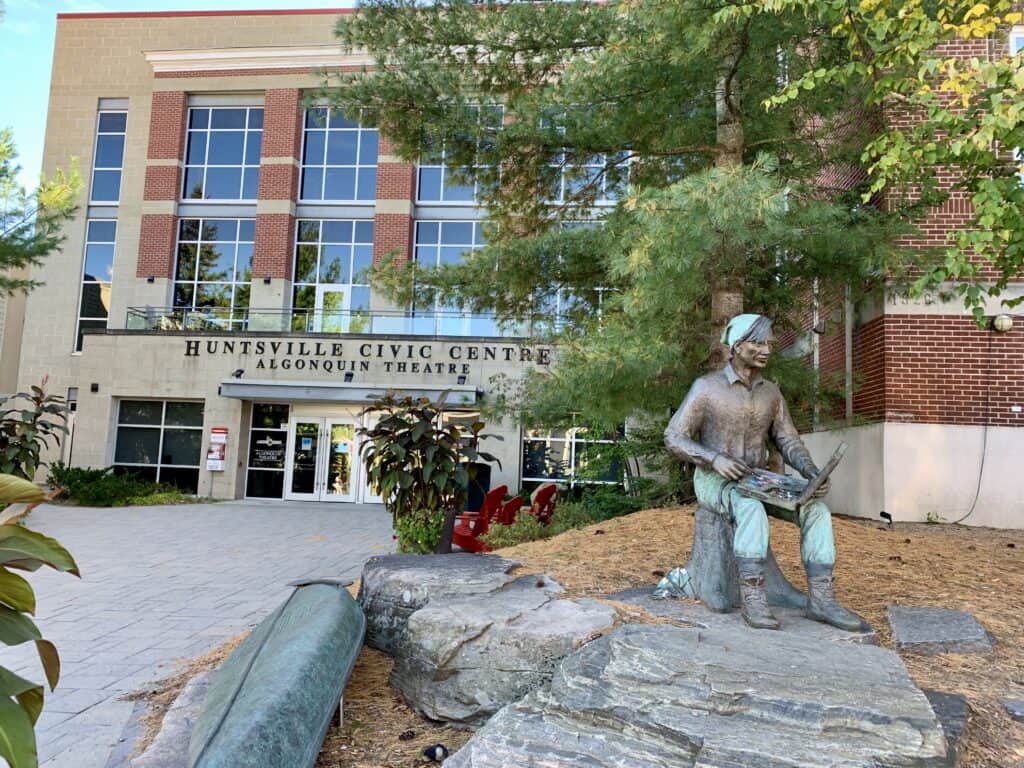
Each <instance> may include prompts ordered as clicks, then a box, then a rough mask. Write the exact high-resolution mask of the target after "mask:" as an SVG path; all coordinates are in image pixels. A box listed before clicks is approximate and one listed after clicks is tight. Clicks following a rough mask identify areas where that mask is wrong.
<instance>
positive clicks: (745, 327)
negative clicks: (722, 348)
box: [722, 315, 774, 368]
mask: <svg viewBox="0 0 1024 768" xmlns="http://www.w3.org/2000/svg"><path fill="white" fill-rule="evenodd" d="M773 340H774V336H773V335H772V321H771V320H770V319H768V318H767V317H765V316H764V315H736V317H734V318H733V319H732V320H730V321H729V324H728V325H726V326H725V330H724V331H722V343H723V344H725V345H726V346H728V347H729V359H730V360H733V359H736V358H738V359H739V360H740V361H741V362H742V363H743V364H744V365H746V366H747V367H749V368H764V367H765V366H766V365H767V364H768V356H769V355H770V354H771V351H772V341H773Z"/></svg>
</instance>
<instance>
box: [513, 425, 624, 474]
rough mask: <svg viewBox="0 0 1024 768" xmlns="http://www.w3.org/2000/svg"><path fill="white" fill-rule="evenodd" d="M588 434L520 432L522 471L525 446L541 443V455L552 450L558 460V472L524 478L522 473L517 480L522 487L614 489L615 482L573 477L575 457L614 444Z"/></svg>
mask: <svg viewBox="0 0 1024 768" xmlns="http://www.w3.org/2000/svg"><path fill="white" fill-rule="evenodd" d="M587 432H588V430H587V429H586V428H585V427H572V428H571V429H568V430H564V431H562V430H534V429H530V430H525V431H524V432H523V460H522V467H523V469H524V470H525V468H526V446H527V444H528V443H541V444H543V445H544V446H545V454H546V455H551V449H552V448H555V449H557V450H558V452H559V453H560V454H561V456H562V460H561V461H560V462H559V467H558V470H556V471H555V472H552V473H550V474H548V475H537V474H534V475H527V474H525V472H523V474H522V476H521V477H520V482H522V483H548V482H559V483H567V484H568V486H569V487H570V488H572V487H574V486H577V485H618V484H619V482H620V481H618V480H598V479H593V478H580V477H577V474H578V471H577V465H578V464H579V461H577V457H582V455H583V451H584V450H586V447H587V446H590V445H612V444H613V443H614V442H615V441H614V440H609V439H592V438H587V437H585V435H586V434H587Z"/></svg>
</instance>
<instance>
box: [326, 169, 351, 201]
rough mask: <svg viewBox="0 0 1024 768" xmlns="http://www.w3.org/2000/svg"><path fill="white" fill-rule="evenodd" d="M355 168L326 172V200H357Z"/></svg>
mask: <svg viewBox="0 0 1024 768" xmlns="http://www.w3.org/2000/svg"><path fill="white" fill-rule="evenodd" d="M355 197H356V172H355V169H354V168H327V169H326V170H325V171H324V200H355Z"/></svg>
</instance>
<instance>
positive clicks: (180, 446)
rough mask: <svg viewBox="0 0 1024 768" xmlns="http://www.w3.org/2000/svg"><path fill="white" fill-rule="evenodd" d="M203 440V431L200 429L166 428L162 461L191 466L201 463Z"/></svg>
mask: <svg viewBox="0 0 1024 768" xmlns="http://www.w3.org/2000/svg"><path fill="white" fill-rule="evenodd" d="M202 441H203V432H202V430H200V429H165V430H164V448H163V455H162V457H161V459H160V461H161V463H163V464H186V465H190V466H192V465H197V464H199V449H200V447H201V444H202Z"/></svg>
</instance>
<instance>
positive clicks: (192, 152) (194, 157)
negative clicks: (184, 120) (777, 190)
mask: <svg viewBox="0 0 1024 768" xmlns="http://www.w3.org/2000/svg"><path fill="white" fill-rule="evenodd" d="M185 162H186V163H187V164H189V165H197V164H202V163H205V162H206V134H205V133H201V132H198V131H189V134H188V151H187V152H186V153H185Z"/></svg>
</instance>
